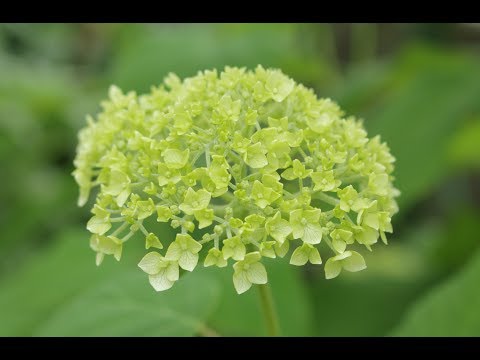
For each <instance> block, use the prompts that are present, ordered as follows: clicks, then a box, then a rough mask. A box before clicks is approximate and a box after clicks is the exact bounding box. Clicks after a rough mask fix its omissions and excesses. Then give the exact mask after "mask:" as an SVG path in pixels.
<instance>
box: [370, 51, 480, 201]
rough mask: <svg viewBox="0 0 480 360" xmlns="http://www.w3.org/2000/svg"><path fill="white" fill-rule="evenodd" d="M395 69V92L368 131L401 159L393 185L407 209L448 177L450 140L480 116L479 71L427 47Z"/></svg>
mask: <svg viewBox="0 0 480 360" xmlns="http://www.w3.org/2000/svg"><path fill="white" fill-rule="evenodd" d="M395 65H396V67H394V72H393V74H392V83H391V86H392V89H390V91H385V93H386V94H387V95H386V97H385V100H384V101H383V103H382V104H381V105H380V106H379V107H378V109H376V113H374V114H372V115H368V116H366V119H367V121H366V123H365V125H366V127H367V129H368V132H369V135H370V136H373V135H376V134H380V135H381V138H382V140H384V141H386V142H387V143H388V146H389V147H390V149H391V152H392V154H393V155H394V156H395V157H396V159H397V161H396V163H395V173H394V175H395V177H396V181H395V184H396V185H397V186H398V188H399V189H400V191H401V192H402V195H401V196H400V197H399V199H398V201H399V206H400V209H402V208H403V209H405V207H406V206H411V205H412V204H413V203H415V202H416V201H418V200H419V199H420V198H421V197H422V196H424V195H425V194H427V193H428V192H430V191H431V189H432V187H433V186H434V184H436V183H438V181H439V179H441V178H443V177H445V176H446V175H448V171H449V168H448V167H446V166H445V163H444V162H445V160H446V159H445V153H446V150H447V145H448V143H449V142H448V139H449V138H450V137H451V134H452V132H453V131H455V130H456V129H457V128H459V126H461V124H462V122H464V121H465V120H466V119H467V115H469V114H471V113H472V112H476V113H478V111H479V106H478V94H479V93H480V68H479V67H478V60H477V59H475V58H472V57H468V56H464V55H460V54H456V53H446V52H444V51H441V50H436V49H431V48H428V47H425V46H416V47H409V48H407V49H406V51H405V52H404V54H403V55H402V56H400V60H399V62H397V63H396V64H395ZM470 116H471V115H470Z"/></svg>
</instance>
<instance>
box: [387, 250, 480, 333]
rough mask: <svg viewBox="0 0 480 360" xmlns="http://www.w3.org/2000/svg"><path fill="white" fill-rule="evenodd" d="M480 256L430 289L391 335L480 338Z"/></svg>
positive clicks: (478, 254)
mask: <svg viewBox="0 0 480 360" xmlns="http://www.w3.org/2000/svg"><path fill="white" fill-rule="evenodd" d="M479 274H480V253H479V252H477V253H476V255H475V257H474V258H473V259H472V261H471V262H469V263H468V264H467V265H466V266H465V268H464V269H463V270H461V271H460V272H459V273H457V274H455V275H454V276H453V277H452V278H450V279H449V280H447V281H446V282H445V283H443V284H441V285H440V286H438V287H436V288H435V289H433V290H432V291H431V292H429V293H428V294H427V295H426V296H425V297H423V298H422V299H421V300H419V301H418V302H417V303H416V304H415V305H414V306H413V307H412V308H411V309H410V311H409V312H408V313H407V315H406V317H405V319H404V321H403V322H402V323H401V324H400V325H399V326H398V327H397V328H396V329H395V330H394V331H393V333H392V334H393V335H397V336H478V334H480V311H478V304H480V287H479V286H478V275H479Z"/></svg>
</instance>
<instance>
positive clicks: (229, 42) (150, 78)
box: [109, 24, 332, 92]
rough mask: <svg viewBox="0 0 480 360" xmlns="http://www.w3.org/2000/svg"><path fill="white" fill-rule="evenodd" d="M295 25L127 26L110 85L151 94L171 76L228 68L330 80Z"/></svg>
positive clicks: (326, 67) (325, 66)
mask: <svg viewBox="0 0 480 360" xmlns="http://www.w3.org/2000/svg"><path fill="white" fill-rule="evenodd" d="M298 29H299V26H298V25H295V24H237V25H235V24H229V25H226V24H214V25H208V24H188V25H187V24H182V25H180V24H169V25H150V26H136V25H125V26H124V27H123V28H122V30H123V36H121V37H120V40H119V43H118V48H117V49H114V52H115V53H114V55H113V56H112V59H113V63H112V66H111V73H110V76H109V80H110V82H112V83H115V84H117V85H119V86H120V87H122V88H124V89H125V90H127V89H128V90H130V89H133V90H136V91H138V92H143V91H147V90H149V89H150V86H152V85H158V84H160V83H161V82H162V80H163V78H164V77H165V76H166V75H167V74H168V73H169V72H175V73H176V74H177V75H178V76H180V77H182V78H183V77H185V76H193V75H195V74H196V73H197V72H198V71H203V70H205V69H212V68H217V70H219V71H220V70H222V69H223V67H224V66H225V65H229V66H247V67H249V68H254V67H255V66H257V65H258V64H262V65H263V66H264V67H280V68H282V70H283V71H284V72H285V73H287V74H289V75H292V76H294V77H296V76H300V78H297V79H296V80H298V81H305V82H308V83H316V82H318V81H319V80H320V81H321V80H323V79H329V77H330V75H331V73H332V71H331V68H329V65H328V63H327V62H325V61H324V60H322V58H319V57H316V55H315V53H314V46H313V44H312V46H309V44H308V40H309V39H307V38H304V41H298V39H297V37H298V36H299V35H300V34H299V32H298Z"/></svg>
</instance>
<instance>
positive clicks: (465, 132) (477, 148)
mask: <svg viewBox="0 0 480 360" xmlns="http://www.w3.org/2000/svg"><path fill="white" fill-rule="evenodd" d="M449 145H450V146H449V148H448V155H449V160H450V163H451V164H452V165H453V166H454V167H455V168H458V167H476V168H478V167H479V166H480V121H472V122H469V123H467V124H465V126H464V127H462V128H461V129H460V130H458V131H457V132H456V133H455V134H454V136H453V137H452V139H451V141H450V144H449Z"/></svg>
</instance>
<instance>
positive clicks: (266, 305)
mask: <svg viewBox="0 0 480 360" xmlns="http://www.w3.org/2000/svg"><path fill="white" fill-rule="evenodd" d="M258 291H259V292H258V293H259V294H260V302H261V306H262V312H263V316H264V317H265V322H266V324H267V331H268V335H269V336H278V335H280V327H279V325H278V317H277V313H276V311H275V304H274V303H273V297H272V291H271V290H270V286H269V285H268V283H267V284H261V285H258Z"/></svg>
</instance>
